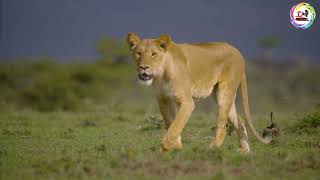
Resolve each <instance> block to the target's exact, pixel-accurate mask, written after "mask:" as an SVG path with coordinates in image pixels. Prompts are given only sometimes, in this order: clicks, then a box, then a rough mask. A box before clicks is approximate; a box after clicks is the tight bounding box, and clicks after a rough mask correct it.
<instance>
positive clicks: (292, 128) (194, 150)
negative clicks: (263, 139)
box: [0, 63, 320, 179]
mask: <svg viewBox="0 0 320 180" xmlns="http://www.w3.org/2000/svg"><path fill="white" fill-rule="evenodd" d="M8 66H10V67H11V66H12V67H11V69H10V67H8ZM20 66H21V67H19V65H5V66H2V70H1V69H0V91H1V96H0V100H1V104H0V105H1V110H0V179H111V178H113V179H199V176H200V177H201V178H203V179H320V174H319V172H320V138H319V137H320V108H319V107H318V108H315V105H316V104H319V103H320V102H319V90H320V88H319V82H318V80H317V79H316V78H315V77H318V76H316V75H315V74H316V73H319V68H318V69H315V68H314V69H312V68H309V69H305V68H300V69H291V70H286V71H285V73H284V72H283V71H280V70H279V71H272V69H274V68H273V67H269V68H267V67H265V66H264V67H263V68H259V67H258V66H255V65H251V66H249V68H248V74H249V75H248V78H249V79H248V83H249V97H250V106H251V111H252V113H253V118H254V124H255V126H256V127H257V129H259V130H262V128H264V127H265V126H266V125H267V124H269V113H270V111H274V112H275V117H276V121H277V122H278V123H279V124H280V127H281V128H282V135H281V136H280V137H279V138H278V139H276V140H275V141H274V142H272V143H271V144H270V145H263V144H261V143H259V142H258V141H257V140H256V139H255V138H254V137H253V136H252V134H251V132H249V141H250V146H251V151H252V153H251V154H249V155H242V154H239V153H238V152H236V149H237V147H238V142H237V137H236V134H235V133H232V134H231V135H230V136H227V137H226V140H225V142H224V144H223V146H222V148H221V149H219V150H215V151H213V150H210V149H209V143H210V142H211V138H212V135H213V132H212V130H211V128H212V127H214V125H215V119H216V118H215V111H214V109H215V106H214V105H213V102H212V100H206V101H200V102H196V105H197V106H196V107H197V108H196V110H195V112H194V113H193V115H192V117H191V119H190V120H189V122H188V124H187V125H186V127H185V129H184V131H183V133H182V143H183V149H182V150H177V151H169V152H166V153H162V154H161V153H160V152H159V144H160V140H161V138H162V136H163V135H164V133H165V130H164V127H163V123H162V121H161V118H160V117H159V112H158V110H157V106H156V104H155V102H154V101H153V100H152V93H150V91H149V90H148V89H147V88H143V87H140V86H138V85H137V84H136V83H135V80H134V79H135V74H134V71H133V70H132V68H131V67H130V66H127V65H113V66H112V67H108V66H109V65H101V64H97V65H81V64H76V65H63V66H62V65H57V64H54V65H52V64H51V65H48V64H46V63H45V64H41V63H40V64H39V63H35V64H32V65H20ZM22 67H23V68H22ZM26 67H28V68H26ZM37 67H38V68H37ZM39 67H40V68H39ZM84 67H86V68H84ZM19 68H20V69H19ZM46 68H47V69H46ZM52 68H53V69H52ZM96 68H99V69H96ZM21 69H24V71H22V72H21V71H20V70H21ZM43 69H45V70H44V71H42V70H43ZM66 69H67V71H66ZM106 69H107V70H106ZM58 70H59V71H58ZM262 70H263V71H262ZM53 72H54V73H53ZM66 72H68V73H66ZM39 74H41V75H42V76H41V77H39ZM52 74H54V76H52ZM30 81H32V82H31V83H30ZM26 82H28V83H26ZM296 83H299V84H300V85H301V86H303V87H301V86H297V87H296V86H294V85H295V84H296ZM89 87H90V88H89ZM52 89H53V90H52ZM79 89H80V90H79ZM101 92H104V93H102V94H101ZM93 94H94V96H93ZM50 100H52V101H50ZM57 107H58V108H57ZM240 109H241V108H239V111H240Z"/></svg>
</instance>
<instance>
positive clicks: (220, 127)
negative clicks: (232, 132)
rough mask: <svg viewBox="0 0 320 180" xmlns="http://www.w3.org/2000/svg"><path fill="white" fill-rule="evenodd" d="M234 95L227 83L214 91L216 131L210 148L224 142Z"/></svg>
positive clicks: (233, 89) (234, 89) (234, 92)
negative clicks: (216, 108)
mask: <svg viewBox="0 0 320 180" xmlns="http://www.w3.org/2000/svg"><path fill="white" fill-rule="evenodd" d="M235 94H236V88H235V87H232V85H231V84H229V83H228V82H223V83H221V84H219V85H218V88H217V90H216V99H217V105H218V111H217V130H216V134H215V137H214V138H213V140H212V142H211V144H210V148H213V149H214V148H218V147H220V146H221V144H222V143H223V141H224V138H225V135H226V124H227V122H228V118H229V112H230V109H231V106H232V103H233V100H234V97H235Z"/></svg>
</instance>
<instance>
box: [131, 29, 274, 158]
mask: <svg viewBox="0 0 320 180" xmlns="http://www.w3.org/2000/svg"><path fill="white" fill-rule="evenodd" d="M126 40H127V43H128V45H129V47H130V50H131V52H132V57H133V61H134V64H135V65H136V67H137V71H138V78H139V82H140V83H142V84H144V85H148V86H152V87H153V89H154V90H155V91H156V97H157V100H158V104H159V107H160V111H161V114H162V116H163V119H164V121H165V125H166V128H167V132H166V134H165V136H164V138H163V140H162V142H161V151H165V150H169V149H180V148H182V144H181V137H180V134H181V131H182V129H183V127H184V126H185V124H186V122H187V121H188V119H189V117H190V115H191V113H192V111H193V109H194V102H193V99H194V98H205V97H208V96H210V95H213V96H214V97H215V99H216V102H217V105H218V106H217V107H218V111H217V130H216V134H215V137H214V138H213V140H212V142H211V144H210V147H211V148H218V147H220V146H221V144H222V142H223V140H224V138H225V134H226V123H227V121H228V120H229V122H231V123H232V124H233V125H234V127H235V128H236V131H237V134H238V136H239V142H240V147H239V151H241V152H245V153H248V152H250V148H249V144H248V136H247V131H246V127H245V125H244V124H243V122H242V121H240V120H239V118H238V115H237V111H236V106H235V96H236V92H237V89H238V88H240V93H241V96H242V101H243V107H244V112H245V116H246V120H247V121H246V122H247V124H248V125H249V127H250V129H251V130H252V132H253V134H254V135H255V136H256V137H257V138H258V139H259V140H260V141H261V142H262V143H266V144H267V143H269V142H270V141H271V139H270V138H263V137H261V136H260V135H259V134H258V133H257V131H256V130H255V128H254V126H253V124H252V121H251V116H250V112H249V105H248V94H247V83H246V75H245V62H244V58H243V57H242V55H241V53H240V52H239V51H238V50H237V49H236V48H234V47H232V46H231V45H229V44H227V43H224V42H210V43H194V44H187V43H184V44H178V43H175V42H173V41H172V40H171V38H170V36H169V35H166V34H164V35H161V36H160V37H158V38H156V39H140V38H139V37H138V36H137V35H136V34H134V33H129V34H128V35H127V38H126Z"/></svg>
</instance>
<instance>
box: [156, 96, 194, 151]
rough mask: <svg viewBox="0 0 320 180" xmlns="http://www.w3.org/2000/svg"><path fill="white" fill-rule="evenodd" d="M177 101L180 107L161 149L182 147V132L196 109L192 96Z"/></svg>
mask: <svg viewBox="0 0 320 180" xmlns="http://www.w3.org/2000/svg"><path fill="white" fill-rule="evenodd" d="M177 103H178V104H179V105H180V108H179V110H178V113H177V115H176V117H175V119H174V121H173V122H172V124H171V125H170V127H169V129H168V131H167V132H166V134H165V136H164V138H163V140H162V143H161V150H169V149H181V148H182V144H181V137H180V134H181V132H182V129H183V128H184V126H185V124H186V122H187V121H188V119H189V117H190V115H191V113H192V111H193V109H194V102H193V100H192V98H190V99H183V100H181V101H178V102H177Z"/></svg>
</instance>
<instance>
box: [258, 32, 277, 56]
mask: <svg viewBox="0 0 320 180" xmlns="http://www.w3.org/2000/svg"><path fill="white" fill-rule="evenodd" d="M279 43H280V40H279V38H277V37H275V36H266V37H263V38H261V39H260V40H259V41H258V46H259V47H261V48H263V49H264V53H263V54H264V59H267V60H272V50H273V49H274V48H275V47H277V46H278V45H279Z"/></svg>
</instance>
